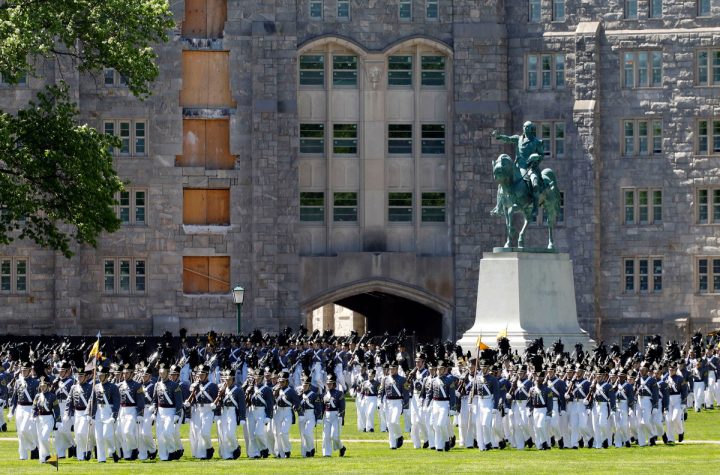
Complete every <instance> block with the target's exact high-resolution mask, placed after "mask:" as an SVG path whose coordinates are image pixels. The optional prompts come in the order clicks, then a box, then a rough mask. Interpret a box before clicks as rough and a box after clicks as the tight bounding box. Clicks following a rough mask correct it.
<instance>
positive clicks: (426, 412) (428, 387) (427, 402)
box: [420, 363, 437, 450]
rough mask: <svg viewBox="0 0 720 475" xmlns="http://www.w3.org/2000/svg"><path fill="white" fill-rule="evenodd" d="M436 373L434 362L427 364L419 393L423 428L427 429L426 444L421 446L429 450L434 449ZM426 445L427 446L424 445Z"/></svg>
mask: <svg viewBox="0 0 720 475" xmlns="http://www.w3.org/2000/svg"><path fill="white" fill-rule="evenodd" d="M436 375H437V367H436V366H435V363H431V364H429V365H428V375H427V377H426V378H425V381H424V382H423V388H422V393H420V397H421V401H422V410H421V414H422V418H423V424H424V425H425V430H426V431H427V444H424V445H423V448H427V447H429V448H430V450H435V425H434V420H433V417H432V416H433V382H434V381H435V376H436ZM426 445H427V447H426Z"/></svg>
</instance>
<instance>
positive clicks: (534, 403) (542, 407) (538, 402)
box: [527, 371, 553, 450]
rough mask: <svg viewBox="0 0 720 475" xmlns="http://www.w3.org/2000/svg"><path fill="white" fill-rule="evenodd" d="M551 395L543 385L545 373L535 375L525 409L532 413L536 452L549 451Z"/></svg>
mask: <svg viewBox="0 0 720 475" xmlns="http://www.w3.org/2000/svg"><path fill="white" fill-rule="evenodd" d="M551 394H552V391H550V389H549V388H548V387H547V385H546V384H545V372H544V371H541V372H539V373H537V374H535V384H534V386H533V387H532V388H530V397H529V398H528V402H527V407H528V408H530V410H531V411H532V414H531V417H532V419H531V420H532V421H533V422H532V427H533V429H534V434H535V435H534V442H535V445H536V446H537V448H538V450H550V444H549V443H548V442H549V440H550V437H549V436H548V424H547V418H548V416H550V415H552V410H553V406H552V397H551V396H550V395H551Z"/></svg>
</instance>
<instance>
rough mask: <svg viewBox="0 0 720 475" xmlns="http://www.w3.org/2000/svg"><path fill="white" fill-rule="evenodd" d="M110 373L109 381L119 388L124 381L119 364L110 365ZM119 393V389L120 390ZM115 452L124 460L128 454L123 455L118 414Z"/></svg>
mask: <svg viewBox="0 0 720 475" xmlns="http://www.w3.org/2000/svg"><path fill="white" fill-rule="evenodd" d="M110 373H111V376H110V378H108V381H109V382H111V383H112V384H114V385H115V386H118V385H119V384H120V382H121V381H122V368H121V367H120V365H119V364H115V363H113V364H111V365H110ZM118 391H119V388H118ZM120 409H122V406H120ZM114 426H115V439H114V440H115V451H116V452H117V454H118V457H120V458H123V457H126V456H127V455H126V454H123V451H122V443H121V442H122V429H121V425H120V413H119V412H118V417H117V419H116V420H115V424H114Z"/></svg>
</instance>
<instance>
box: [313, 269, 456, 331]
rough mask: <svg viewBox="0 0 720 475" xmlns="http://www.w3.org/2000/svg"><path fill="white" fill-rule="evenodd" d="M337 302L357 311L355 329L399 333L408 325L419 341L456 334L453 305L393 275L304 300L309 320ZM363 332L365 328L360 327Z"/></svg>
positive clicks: (351, 284) (332, 290)
mask: <svg viewBox="0 0 720 475" xmlns="http://www.w3.org/2000/svg"><path fill="white" fill-rule="evenodd" d="M329 304H335V305H337V306H340V307H344V308H346V309H349V310H351V311H352V312H354V316H355V317H358V316H360V318H362V317H364V321H360V320H358V319H357V318H356V322H355V326H354V329H355V330H368V331H370V332H372V334H373V335H382V334H383V333H385V332H388V333H389V334H397V333H398V332H399V331H400V330H401V329H403V328H405V329H406V331H407V334H408V335H409V336H412V335H414V337H415V340H416V342H433V341H440V340H442V339H445V338H452V333H453V328H454V325H453V322H452V306H451V305H450V304H449V303H448V302H446V301H444V300H443V299H441V298H439V297H437V296H435V295H433V294H431V293H430V292H428V291H427V290H424V289H420V288H417V287H413V286H411V285H407V284H404V283H401V282H396V281H392V280H389V279H369V280H364V281H356V282H351V283H348V284H346V285H343V286H341V287H336V288H333V289H329V290H328V291H326V292H323V293H322V294H320V295H316V296H314V297H312V298H310V299H307V300H306V301H303V302H301V308H302V310H303V312H304V313H305V315H306V321H308V322H309V321H310V320H311V319H312V312H313V311H314V310H316V309H318V308H321V307H325V306H327V305H329ZM360 333H362V331H360Z"/></svg>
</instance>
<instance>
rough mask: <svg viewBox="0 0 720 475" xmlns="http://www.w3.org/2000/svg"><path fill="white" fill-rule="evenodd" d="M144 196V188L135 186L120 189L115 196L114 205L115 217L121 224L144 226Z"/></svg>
mask: <svg viewBox="0 0 720 475" xmlns="http://www.w3.org/2000/svg"><path fill="white" fill-rule="evenodd" d="M146 196H147V191H146V190H140V189H135V188H130V189H127V190H125V191H121V192H120V193H119V194H118V195H117V196H116V200H117V202H118V205H117V207H116V209H117V217H118V219H120V222H121V223H122V224H124V225H130V226H144V225H145V224H146V221H145V210H146V203H145V199H146Z"/></svg>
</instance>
